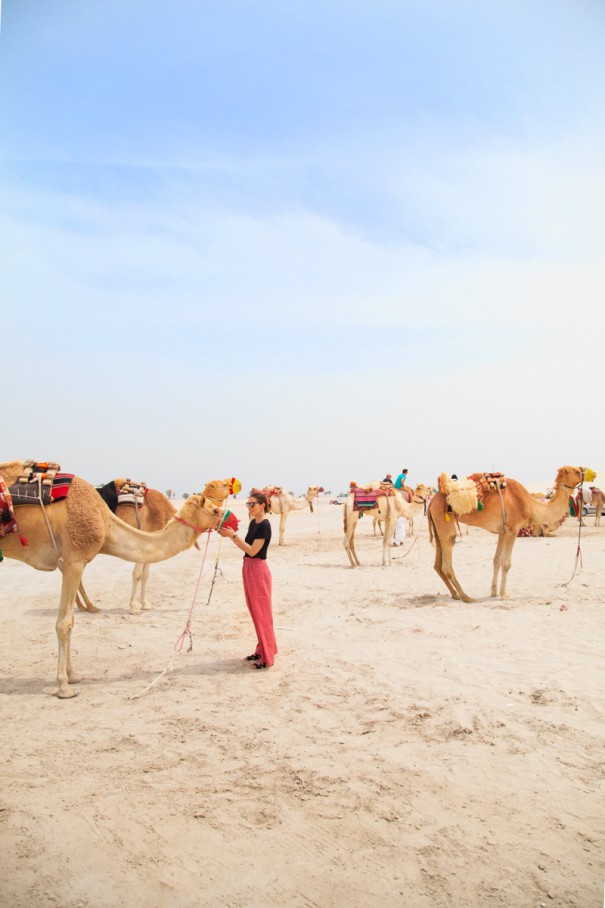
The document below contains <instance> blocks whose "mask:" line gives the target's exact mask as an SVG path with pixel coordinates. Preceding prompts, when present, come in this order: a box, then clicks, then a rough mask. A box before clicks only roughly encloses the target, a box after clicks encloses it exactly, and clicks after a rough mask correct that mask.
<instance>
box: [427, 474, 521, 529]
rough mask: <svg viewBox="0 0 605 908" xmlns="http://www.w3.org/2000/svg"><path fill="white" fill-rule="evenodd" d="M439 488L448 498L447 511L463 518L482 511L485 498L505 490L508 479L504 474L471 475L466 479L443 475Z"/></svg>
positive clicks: (440, 478)
mask: <svg viewBox="0 0 605 908" xmlns="http://www.w3.org/2000/svg"><path fill="white" fill-rule="evenodd" d="M438 488H439V491H440V492H443V493H444V495H445V496H446V499H445V500H446V506H447V510H448V511H449V512H453V513H454V514H458V515H459V516H460V517H462V516H463V515H464V514H470V513H471V511H482V510H483V507H484V505H483V499H484V496H485V495H488V494H489V493H490V492H497V491H498V490H501V489H505V488H506V477H505V476H504V473H471V475H470V476H467V478H466V479H451V478H450V477H449V476H448V475H447V473H442V474H441V476H440V477H439V481H438ZM448 519H449V518H448Z"/></svg>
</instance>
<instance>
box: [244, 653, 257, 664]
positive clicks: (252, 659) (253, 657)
mask: <svg viewBox="0 0 605 908" xmlns="http://www.w3.org/2000/svg"><path fill="white" fill-rule="evenodd" d="M259 659H260V656H259V654H258V653H250V655H249V656H246V662H258V660H259Z"/></svg>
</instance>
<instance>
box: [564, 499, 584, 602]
mask: <svg viewBox="0 0 605 908" xmlns="http://www.w3.org/2000/svg"><path fill="white" fill-rule="evenodd" d="M580 492H582V486H580ZM581 500H582V506H583V505H584V501H583V498H582V499H581ZM581 536H582V513H581V512H580V514H579V515H578V547H577V549H576V560H575V562H574V566H573V573H572V575H571V577H570V578H569V580H568V581H567V583H560V584H559V587H560V588H562V587H568V586H569V584H570V583H571V581H572V580H573V579H574V577H575V576H576V571H577V570H578V564H579V565H580V567H584V565H583V564H582V549H581V548H580V537H581Z"/></svg>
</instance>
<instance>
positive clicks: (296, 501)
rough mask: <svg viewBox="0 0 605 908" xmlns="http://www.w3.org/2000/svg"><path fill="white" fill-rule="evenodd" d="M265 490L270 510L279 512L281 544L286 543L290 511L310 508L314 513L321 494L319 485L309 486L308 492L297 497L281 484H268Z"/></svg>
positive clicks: (273, 512) (275, 512)
mask: <svg viewBox="0 0 605 908" xmlns="http://www.w3.org/2000/svg"><path fill="white" fill-rule="evenodd" d="M263 492H264V493H265V495H267V497H268V498H269V505H270V512H271V513H272V514H279V545H285V543H284V535H285V532H286V521H287V519H288V515H289V514H290V511H302V510H304V509H305V508H309V510H310V511H311V513H313V502H314V501H315V499H316V498H317V496H318V494H319V486H309V488H308V489H307V494H306V495H304V496H303V497H302V498H295V497H294V496H293V495H290V493H289V492H286V491H284V489H282V487H281V486H266V487H265V488H264V489H263Z"/></svg>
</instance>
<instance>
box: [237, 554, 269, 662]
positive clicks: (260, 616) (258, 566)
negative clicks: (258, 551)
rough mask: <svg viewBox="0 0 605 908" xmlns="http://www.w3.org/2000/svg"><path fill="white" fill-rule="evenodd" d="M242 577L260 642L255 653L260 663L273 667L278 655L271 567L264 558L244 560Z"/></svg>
mask: <svg viewBox="0 0 605 908" xmlns="http://www.w3.org/2000/svg"><path fill="white" fill-rule="evenodd" d="M242 577H243V580H244V594H245V596H246V605H247V606H248V611H249V612H250V615H251V617H252V621H253V623H254V629H255V631H256V639H257V641H258V642H257V646H256V650H255V652H256V653H257V655H259V656H260V660H259V661H260V662H266V663H267V665H273V662H274V661H275V654H276V653H277V643H276V642H275V633H274V631H273V612H272V610H271V588H272V581H271V571H270V570H269V565H268V564H267V562H266V561H265V560H264V559H262V558H244V563H243V566H242Z"/></svg>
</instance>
